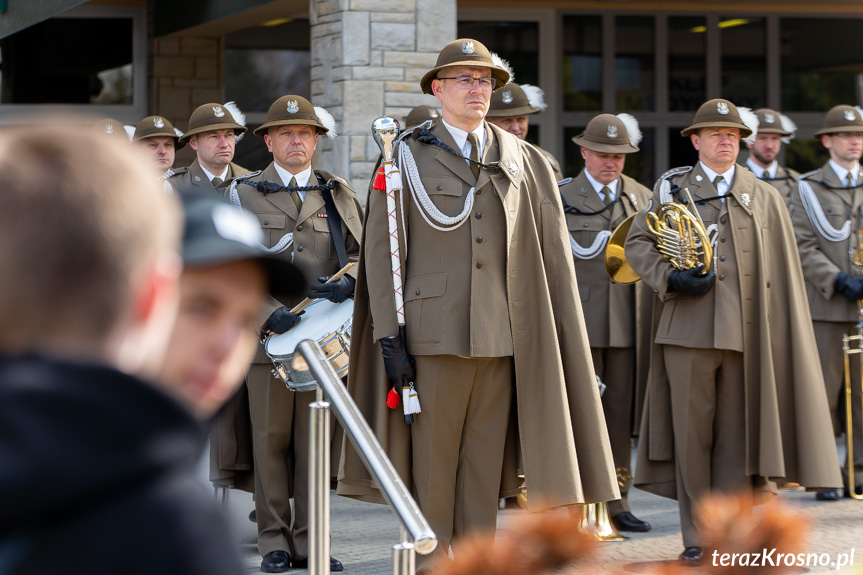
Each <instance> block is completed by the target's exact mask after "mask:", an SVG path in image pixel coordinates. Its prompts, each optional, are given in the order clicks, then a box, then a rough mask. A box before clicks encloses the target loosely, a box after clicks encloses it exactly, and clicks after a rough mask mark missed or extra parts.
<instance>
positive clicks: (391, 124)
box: [372, 116, 420, 423]
mask: <svg viewBox="0 0 863 575" xmlns="http://www.w3.org/2000/svg"><path fill="white" fill-rule="evenodd" d="M398 135H399V123H398V121H397V120H396V119H395V118H390V117H388V116H381V117H380V118H378V119H376V120H375V121H374V122H372V136H373V137H374V139H375V142H377V144H378V147H379V148H380V149H381V157H382V160H381V166H380V168H378V171H377V174H376V175H375V182H374V185H373V186H372V187H373V189H375V190H380V191H382V192H385V193H386V196H387V227H388V228H389V235H390V266H391V267H392V272H393V294H394V296H395V307H396V321H397V322H398V325H399V330H400V331H404V325H405V301H404V294H403V292H402V264H401V256H400V252H399V224H398V217H397V215H396V195H395V192H396V190H401V174H400V173H399V170H398V167H397V166H396V163H395V159H394V157H393V155H394V151H395V141H396V138H398ZM403 383H404V382H403ZM402 403H403V404H404V413H405V423H413V420H414V417H413V414H414V413H419V412H420V404H419V396H418V395H417V392H416V389H414V385H413V382H408V384H407V385H403V386H402ZM387 406H389V407H390V408H392V409H395V408H396V407H398V394H397V393H392V392H391V396H389V397H387Z"/></svg>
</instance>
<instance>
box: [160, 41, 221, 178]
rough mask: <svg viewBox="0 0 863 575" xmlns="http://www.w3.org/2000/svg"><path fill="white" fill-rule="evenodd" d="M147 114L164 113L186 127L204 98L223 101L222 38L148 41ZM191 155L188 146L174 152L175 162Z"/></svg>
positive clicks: (186, 162) (185, 160)
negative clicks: (149, 47)
mask: <svg viewBox="0 0 863 575" xmlns="http://www.w3.org/2000/svg"><path fill="white" fill-rule="evenodd" d="M150 54H151V60H150V61H151V66H152V67H151V70H150V110H149V113H150V114H159V115H162V116H164V117H166V118H167V119H168V120H170V122H171V123H172V124H174V126H176V127H177V128H178V129H179V130H183V131H185V130H186V127H187V126H188V123H189V116H191V115H192V111H193V110H194V109H195V108H197V107H198V106H200V105H201V104H206V103H207V102H223V101H224V100H223V98H224V93H225V83H224V66H223V57H222V42H221V41H220V39H219V38H198V37H174V36H165V37H162V38H156V39H154V40H152V43H151V52H150ZM194 159H195V152H194V151H193V150H191V148H189V147H188V146H186V147H185V148H183V149H182V150H180V151H179V152H177V160H176V162H175V163H174V165H175V166H187V165H189V164H190V163H191V162H192V161H193V160H194Z"/></svg>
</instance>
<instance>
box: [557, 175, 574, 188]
mask: <svg viewBox="0 0 863 575" xmlns="http://www.w3.org/2000/svg"><path fill="white" fill-rule="evenodd" d="M571 181H572V177H569V178H564V179H562V180H560V181H559V182H557V187H558V188H562V187H563V186H565V185H566V184H568V183H569V182H571Z"/></svg>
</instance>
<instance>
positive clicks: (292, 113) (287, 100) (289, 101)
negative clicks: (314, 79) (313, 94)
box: [253, 95, 329, 136]
mask: <svg viewBox="0 0 863 575" xmlns="http://www.w3.org/2000/svg"><path fill="white" fill-rule="evenodd" d="M291 124H296V125H302V126H314V127H315V128H317V130H318V133H320V134H326V133H327V132H328V131H329V130H328V129H327V128H326V126H324V124H323V123H322V122H321V119H320V118H319V117H318V113H317V111H315V107H314V106H312V103H311V102H309V101H308V100H306V99H305V98H303V97H302V96H294V95H288V96H282V97H281V98H279V99H278V100H276V101H275V102H273V105H272V106H270V111H269V112H267V119H266V120H265V121H264V123H263V124H261V125H260V126H258V127H257V128H255V131H254V132H253V133H254V134H255V135H256V136H263V135H264V134H266V133H267V131H268V130H269V129H270V128H272V127H273V126H287V125H291Z"/></svg>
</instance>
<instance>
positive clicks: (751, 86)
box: [719, 17, 767, 110]
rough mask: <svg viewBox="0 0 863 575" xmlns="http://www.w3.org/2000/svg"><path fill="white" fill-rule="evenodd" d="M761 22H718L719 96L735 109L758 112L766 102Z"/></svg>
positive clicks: (765, 61) (753, 20) (750, 20)
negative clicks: (720, 69)
mask: <svg viewBox="0 0 863 575" xmlns="http://www.w3.org/2000/svg"><path fill="white" fill-rule="evenodd" d="M764 22H765V21H764V19H763V18H730V17H723V18H722V19H720V21H719V30H720V38H721V42H722V94H723V95H725V94H727V95H728V96H727V97H728V98H729V99H731V100H732V101H733V102H734V103H735V104H736V105H738V106H746V107H748V108H752V109H753V110H754V109H756V108H761V107H763V106H764V105H765V103H766V102H767V46H766V35H765V24H764Z"/></svg>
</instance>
